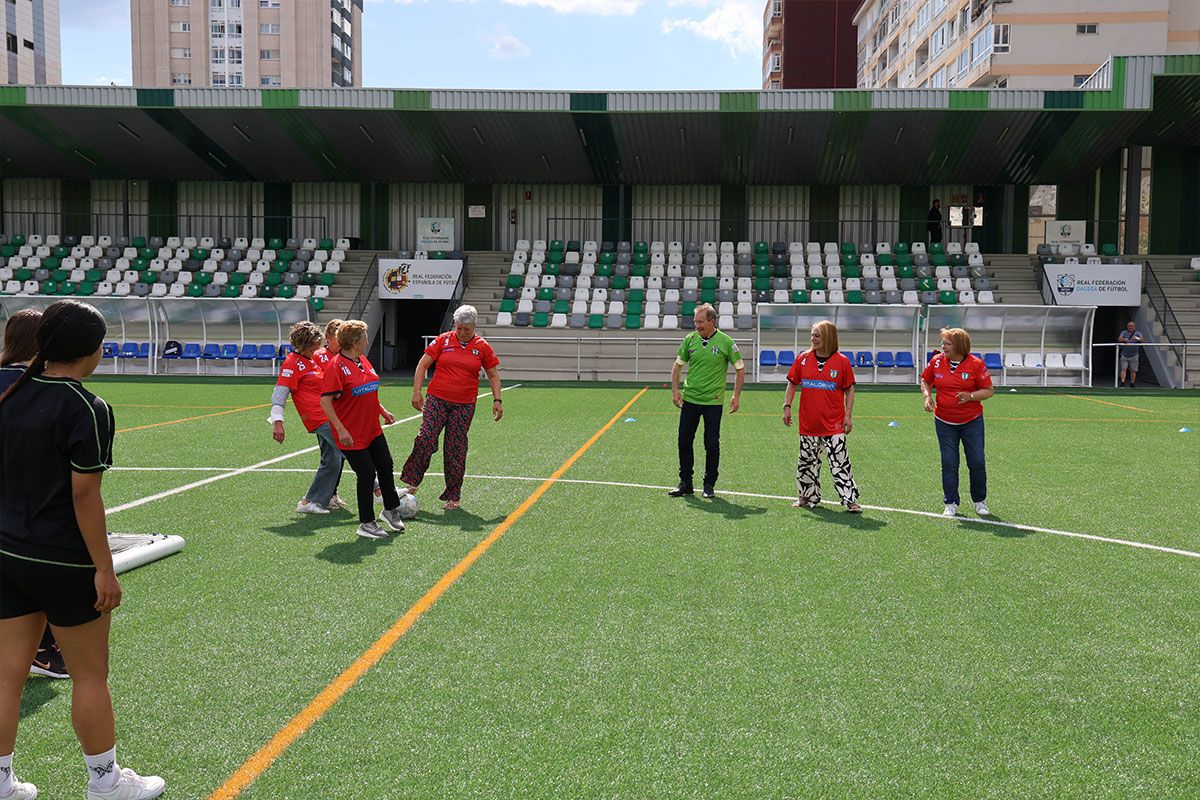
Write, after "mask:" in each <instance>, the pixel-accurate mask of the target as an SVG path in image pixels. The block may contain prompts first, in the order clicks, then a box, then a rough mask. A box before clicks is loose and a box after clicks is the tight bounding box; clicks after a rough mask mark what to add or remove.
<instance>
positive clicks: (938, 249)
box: [929, 242, 946, 255]
mask: <svg viewBox="0 0 1200 800" xmlns="http://www.w3.org/2000/svg"><path fill="white" fill-rule="evenodd" d="M945 252H946V247H945V245H943V244H942V243H941V242H934V243H933V244H931V245H929V255H933V254H934V253H939V254H940V253H945Z"/></svg>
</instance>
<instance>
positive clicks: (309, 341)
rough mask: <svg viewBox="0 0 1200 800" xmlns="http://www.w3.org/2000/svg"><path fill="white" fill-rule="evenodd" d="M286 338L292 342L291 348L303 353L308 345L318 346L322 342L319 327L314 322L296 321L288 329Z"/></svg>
mask: <svg viewBox="0 0 1200 800" xmlns="http://www.w3.org/2000/svg"><path fill="white" fill-rule="evenodd" d="M288 338H289V339H290V340H291V342H292V349H293V350H295V351H296V352H297V353H303V352H304V351H305V350H307V349H309V348H310V347H320V346H321V344H322V343H323V342H324V340H323V339H322V338H321V329H320V328H319V327H318V326H317V323H315V322H297V323H296V324H295V325H293V326H292V328H291V330H289V331H288Z"/></svg>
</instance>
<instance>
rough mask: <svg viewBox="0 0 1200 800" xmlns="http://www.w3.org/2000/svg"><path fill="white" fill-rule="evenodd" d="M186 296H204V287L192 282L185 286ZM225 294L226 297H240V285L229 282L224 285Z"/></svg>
mask: <svg viewBox="0 0 1200 800" xmlns="http://www.w3.org/2000/svg"><path fill="white" fill-rule="evenodd" d="M187 296H188V297H203V296H204V287H203V286H201V285H199V284H196V283H193V284H192V285H191V286H189V287H188V288H187ZM225 296H226V297H241V296H242V287H241V285H240V284H237V283H230V284H229V285H228V286H226V287H225Z"/></svg>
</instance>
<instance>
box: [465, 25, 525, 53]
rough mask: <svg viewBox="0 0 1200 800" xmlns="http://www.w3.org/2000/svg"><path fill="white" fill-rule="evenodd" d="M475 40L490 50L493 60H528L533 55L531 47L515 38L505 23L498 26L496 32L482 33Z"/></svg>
mask: <svg viewBox="0 0 1200 800" xmlns="http://www.w3.org/2000/svg"><path fill="white" fill-rule="evenodd" d="M475 38H476V39H477V40H478V42H479V43H480V44H481V45H483V46H484V47H486V48H487V49H488V51H487V54H488V55H489V56H490V57H491V58H497V59H505V58H528V57H529V55H530V54H531V53H533V50H531V49H530V48H529V45H527V44H525V43H524V42H522V41H521V40H520V39H518V38H517V37H516V36H514V35H513V33H512V31H510V30H509V29H508V26H507V25H505V24H504V23H500V24H499V25H497V26H496V28H495V30H492V31H484V32H481V33H480V34H479V35H478V36H476V37H475Z"/></svg>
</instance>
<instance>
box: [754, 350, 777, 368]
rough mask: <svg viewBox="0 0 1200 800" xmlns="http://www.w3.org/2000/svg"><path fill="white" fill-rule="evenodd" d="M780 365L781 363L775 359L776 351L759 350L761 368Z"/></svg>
mask: <svg viewBox="0 0 1200 800" xmlns="http://www.w3.org/2000/svg"><path fill="white" fill-rule="evenodd" d="M778 363H779V361H778V360H777V359H776V357H775V351H774V350H759V351H758V365H759V366H760V367H773V366H775V365H776V364H778Z"/></svg>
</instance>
